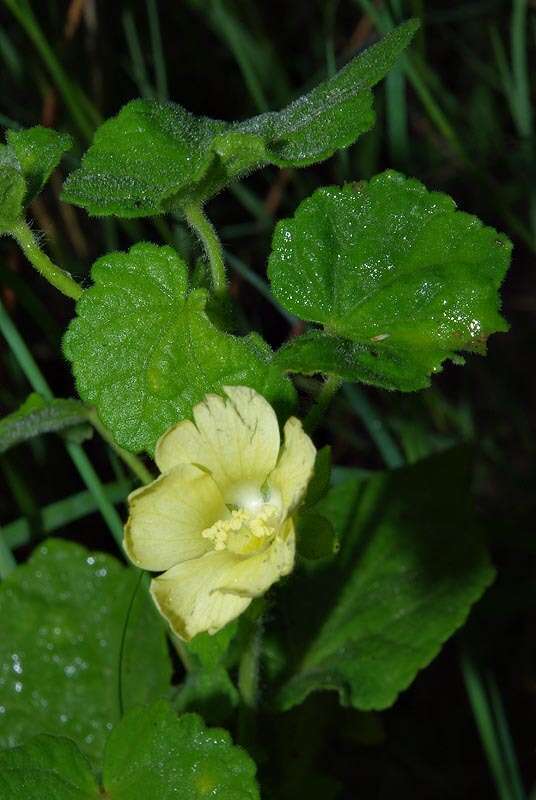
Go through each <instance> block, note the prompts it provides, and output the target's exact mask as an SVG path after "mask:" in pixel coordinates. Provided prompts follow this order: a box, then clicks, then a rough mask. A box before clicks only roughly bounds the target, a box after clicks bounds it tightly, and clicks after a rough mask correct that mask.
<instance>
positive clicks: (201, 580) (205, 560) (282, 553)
mask: <svg viewBox="0 0 536 800" xmlns="http://www.w3.org/2000/svg"><path fill="white" fill-rule="evenodd" d="M290 526H291V528H289V529H288V532H287V536H286V538H285V539H283V538H277V539H275V540H274V542H273V543H272V545H271V546H270V547H269V548H268V549H267V550H265V551H264V552H263V553H262V554H261V555H257V556H251V557H249V558H243V557H240V556H237V555H235V554H233V553H231V552H229V551H228V550H218V551H215V550H213V551H212V552H210V553H206V554H205V555H204V556H202V557H201V558H197V559H195V560H194V561H189V562H187V563H184V564H178V565H177V566H175V567H173V568H172V569H170V570H168V571H167V572H165V573H164V574H163V575H160V577H158V578H156V579H155V580H153V581H152V583H151V594H152V596H153V599H154V601H155V603H156V605H157V607H158V610H159V611H160V613H161V614H162V616H163V617H165V618H166V619H167V621H168V622H169V624H170V625H171V628H172V629H173V631H174V632H175V633H176V634H177V636H179V637H180V638H181V639H185V640H189V639H191V638H192V637H193V636H195V635H196V634H197V633H200V632H202V631H208V633H216V631H218V630H220V628H223V626H224V625H226V624H227V623H228V622H230V621H231V620H232V619H234V618H235V617H237V616H238V615H239V614H241V613H242V611H244V610H245V609H246V608H247V607H248V605H249V604H250V603H251V600H252V598H253V597H257V596H259V595H261V594H263V593H264V592H265V591H266V590H267V589H268V587H269V586H271V585H272V583H274V581H276V580H278V578H280V577H281V576H283V575H287V574H288V573H289V572H290V571H291V570H292V566H293V564H294V549H295V536H294V528H293V526H292V523H290Z"/></svg>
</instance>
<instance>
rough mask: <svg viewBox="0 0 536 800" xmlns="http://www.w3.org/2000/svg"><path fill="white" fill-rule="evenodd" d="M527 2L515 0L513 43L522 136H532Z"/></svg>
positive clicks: (513, 63) (515, 90)
mask: <svg viewBox="0 0 536 800" xmlns="http://www.w3.org/2000/svg"><path fill="white" fill-rule="evenodd" d="M527 28H528V20H527V0H513V6H512V23H511V41H512V78H513V83H514V103H515V118H516V121H517V127H518V130H519V133H520V134H521V136H523V137H526V138H529V137H530V136H531V135H532V106H531V102H530V83H529V70H528V57H527Z"/></svg>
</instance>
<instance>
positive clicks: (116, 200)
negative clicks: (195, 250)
mask: <svg viewBox="0 0 536 800" xmlns="http://www.w3.org/2000/svg"><path fill="white" fill-rule="evenodd" d="M417 27H418V22H417V21H415V20H411V21H409V22H407V23H405V24H404V25H401V26H400V27H399V28H397V29H396V30H395V31H393V32H391V33H390V34H388V35H387V36H386V37H385V38H384V39H383V40H382V41H381V42H379V43H378V44H376V45H374V46H373V47H371V48H369V49H368V50H366V51H365V52H364V53H362V54H360V55H358V56H356V57H355V58H354V59H353V60H352V61H351V62H350V63H349V64H347V65H346V66H345V67H344V68H343V69H342V70H340V72H338V73H337V74H336V75H334V76H333V77H332V78H330V79H329V80H327V81H325V82H324V83H322V84H320V85H319V86H317V87H316V88H315V89H313V90H312V91H311V92H309V94H307V95H304V96H303V97H300V98H299V99H298V100H295V101H294V102H293V103H291V104H290V105H289V106H288V107H287V108H285V109H283V110H282V111H278V112H269V113H267V114H262V115H261V116H258V117H254V118H253V119H249V120H246V121H244V122H239V123H227V122H222V121H220V120H212V119H208V118H206V117H195V116H194V115H193V114H190V113H189V112H188V111H186V110H185V109H183V108H182V107H181V106H179V105H177V104H175V103H159V102H152V101H145V100H134V101H133V102H131V103H128V104H127V105H126V106H125V107H124V108H123V109H122V110H121V111H120V112H119V114H118V115H117V116H116V117H114V118H113V119H110V120H108V121H107V122H105V123H104V125H102V126H101V127H100V128H99V130H98V131H97V133H96V134H95V139H94V142H93V144H92V146H91V147H90V149H89V150H88V152H87V153H86V155H85V156H84V158H83V161H82V166H81V168H80V169H78V170H76V171H75V172H73V173H72V174H71V175H70V176H69V178H68V180H67V181H66V183H65V188H64V193H63V199H64V200H65V201H66V202H69V203H75V204H76V205H80V206H82V207H83V208H85V209H86V210H87V211H88V212H89V213H90V214H96V215H102V214H117V215H118V216H122V217H139V216H148V215H152V214H161V213H164V212H166V211H169V210H170V209H178V208H183V207H184V206H186V205H187V204H189V203H192V202H197V203H198V202H202V201H204V200H206V199H208V198H209V197H211V196H212V195H213V194H215V193H216V192H218V191H219V190H220V189H222V188H223V187H224V186H226V185H228V184H229V183H230V182H231V181H232V180H234V179H236V178H238V177H240V176H241V175H244V174H246V173H249V172H251V170H253V169H257V168H259V167H262V166H264V165H266V164H276V165H278V166H281V167H289V166H295V167H303V166H307V165H308V164H313V163H316V162H317V161H322V160H324V159H326V158H329V156H331V155H332V154H333V153H334V152H335V151H336V150H338V149H340V148H342V147H347V146H348V145H350V144H352V143H353V142H354V141H355V140H356V139H357V138H358V137H359V136H360V135H361V134H362V133H364V132H365V131H367V130H369V129H370V128H371V127H372V126H373V124H374V112H373V110H372V102H373V97H372V91H371V89H372V87H373V86H374V85H375V84H377V83H378V82H379V81H380V80H381V79H382V78H383V77H385V75H386V74H387V73H388V71H389V70H390V69H391V67H392V66H393V64H394V63H395V61H396V59H397V58H398V57H399V55H400V54H401V52H402V51H403V50H404V49H405V48H406V47H407V46H408V44H409V43H410V41H411V39H412V37H413V35H414V33H415V31H416V29H417Z"/></svg>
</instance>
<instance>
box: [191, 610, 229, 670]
mask: <svg viewBox="0 0 536 800" xmlns="http://www.w3.org/2000/svg"><path fill="white" fill-rule="evenodd" d="M237 630H238V621H237V620H233V621H232V622H229V623H227V625H225V626H224V627H223V628H221V630H219V631H218V632H217V633H215V634H212V635H210V634H208V633H198V634H197V636H194V638H193V639H192V640H191V641H190V642H188V643H187V644H185V645H184V646H185V647H186V649H187V651H188V653H189V654H190V655H192V656H194V657H195V659H196V661H198V662H199V664H200V666H202V667H206V668H208V669H213V668H214V667H217V666H219V665H220V664H221V663H222V661H223V660H224V659H225V656H226V655H227V652H228V650H229V646H230V644H231V641H232V640H233V639H234V637H235V636H236V632H237Z"/></svg>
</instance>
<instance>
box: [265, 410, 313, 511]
mask: <svg viewBox="0 0 536 800" xmlns="http://www.w3.org/2000/svg"><path fill="white" fill-rule="evenodd" d="M284 437H285V438H284V442H283V447H282V448H281V453H280V455H279V460H278V462H277V466H276V468H275V469H274V471H273V472H272V473H271V475H269V477H268V485H269V486H275V487H277V489H279V491H280V492H281V497H282V498H283V510H284V513H285V515H286V514H291V513H292V511H293V510H294V509H295V508H296V506H297V505H298V504H299V503H300V501H301V500H302V499H303V497H304V495H305V492H306V489H307V485H308V483H309V481H310V480H311V477H312V475H313V471H314V466H315V458H316V448H315V446H314V444H313V443H312V441H311V439H310V438H309V436H307V434H306V433H305V431H304V430H303V427H302V424H301V422H300V420H299V419H296V417H290V419H289V420H287V422H286V424H285V428H284Z"/></svg>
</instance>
